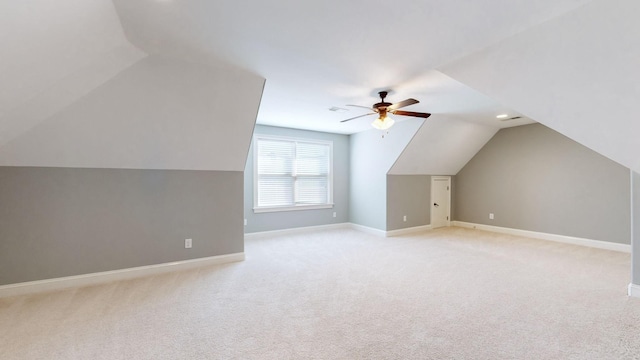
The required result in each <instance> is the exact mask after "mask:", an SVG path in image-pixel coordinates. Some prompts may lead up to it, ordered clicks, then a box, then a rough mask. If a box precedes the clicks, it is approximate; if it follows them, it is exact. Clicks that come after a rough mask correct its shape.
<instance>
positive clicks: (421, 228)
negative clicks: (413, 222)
mask: <svg viewBox="0 0 640 360" xmlns="http://www.w3.org/2000/svg"><path fill="white" fill-rule="evenodd" d="M426 230H431V224H429V225H422V226H414V227H410V228H404V229H397V230H389V231H387V232H386V234H385V236H387V237H390V236H400V235H406V234H412V233H417V232H422V231H426Z"/></svg>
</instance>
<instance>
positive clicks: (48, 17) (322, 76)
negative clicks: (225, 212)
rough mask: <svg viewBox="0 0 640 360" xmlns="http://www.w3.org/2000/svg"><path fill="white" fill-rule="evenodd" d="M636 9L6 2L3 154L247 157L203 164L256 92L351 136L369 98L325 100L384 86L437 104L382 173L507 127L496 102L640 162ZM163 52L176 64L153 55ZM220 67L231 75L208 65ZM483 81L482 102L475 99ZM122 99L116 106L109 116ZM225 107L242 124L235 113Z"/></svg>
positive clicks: (43, 158) (163, 160) (620, 4)
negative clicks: (137, 98)
mask: <svg viewBox="0 0 640 360" xmlns="http://www.w3.org/2000/svg"><path fill="white" fill-rule="evenodd" d="M638 6H639V5H638V4H637V3H636V2H633V1H630V0H615V1H605V0H594V1H589V0H537V1H533V0H513V1H504V0H482V1H474V2H469V1H447V2H442V1H437V0H426V1H425V0H398V1H396V2H394V3H387V2H382V1H374V2H371V1H365V0H353V1H349V2H346V3H345V2H340V1H337V0H329V1H324V2H313V3H310V2H294V1H279V2H264V1H257V0H252V1H249V2H238V1H232V0H221V1H206V0H184V1H171V0H168V1H167V0H114V1H113V2H111V1H108V0H90V1H80V0H65V1H62V2H48V1H44V0H26V1H21V2H4V3H2V4H0V30H1V31H0V39H1V40H2V46H3V49H2V50H3V56H2V57H0V130H1V131H0V164H5V165H7V164H12V165H15V164H29V165H38V166H46V165H47V164H49V165H51V166H117V167H137V166H148V167H158V168H194V169H200V168H208V169H211V168H220V169H230V168H239V169H241V168H242V165H243V162H244V161H243V162H242V164H237V165H233V166H230V165H229V164H227V163H225V161H224V160H219V161H220V162H219V163H216V162H215V161H214V162H211V161H205V160H204V155H201V154H207V153H208V152H212V153H216V152H217V151H218V148H217V147H216V146H215V145H210V146H204V145H201V144H203V143H207V142H208V143H210V144H224V141H225V139H230V138H238V137H239V138H240V139H241V140H240V141H241V142H243V143H244V142H247V144H248V140H249V138H250V131H248V130H247V129H248V128H249V127H250V126H251V124H252V123H253V121H254V119H255V115H251V116H250V115H249V114H250V113H252V112H255V111H258V104H260V106H259V112H258V116H257V121H258V123H261V124H268V125H277V126H288V127H294V128H301V129H310V130H322V131H331V132H338V133H347V134H349V133H355V132H359V131H363V130H365V129H368V128H369V123H370V121H371V119H368V118H362V119H359V120H354V121H352V122H349V123H340V120H342V119H344V118H346V117H351V116H355V115H359V114H360V113H361V112H359V110H358V109H357V108H349V112H348V113H346V114H345V113H338V114H336V113H332V112H330V111H328V108H330V107H332V106H340V107H345V105H346V104H359V105H370V104H372V103H373V102H375V101H376V100H377V99H376V92H377V91H379V90H385V89H391V90H392V92H391V94H390V95H389V100H391V101H398V100H401V99H405V98H408V97H414V98H417V99H419V100H421V103H420V104H417V105H413V106H412V107H410V108H408V109H407V110H413V111H425V112H431V113H433V114H434V115H433V117H432V119H430V120H428V121H427V123H426V124H425V126H423V127H422V128H421V129H420V132H419V133H418V134H417V135H416V137H415V138H414V141H412V143H411V145H410V146H409V147H408V148H407V149H406V151H405V152H404V154H403V155H402V156H401V158H400V159H398V161H397V162H396V165H395V166H394V168H393V169H392V173H438V174H445V173H453V172H454V171H455V170H456V169H458V168H460V167H462V166H463V165H464V163H465V162H466V160H468V159H469V158H470V157H471V156H472V153H473V151H474V149H475V148H477V147H478V146H479V144H481V143H482V142H483V141H485V139H486V138H487V137H489V135H488V134H490V133H491V132H495V131H497V129H498V128H500V127H503V126H510V125H512V124H504V123H499V122H497V121H496V120H495V115H496V114H497V113H500V112H509V113H510V114H512V115H524V116H525V117H527V118H529V119H533V120H536V121H539V122H542V123H544V124H545V125H547V126H549V127H551V128H554V129H556V130H558V131H559V132H561V133H563V134H565V135H567V136H569V137H571V138H573V139H574V140H577V141H579V142H581V143H583V144H585V145H586V146H588V147H590V148H592V149H594V150H596V151H598V152H600V153H602V154H604V155H606V156H608V157H610V158H611V159H613V160H615V161H618V162H620V163H621V164H623V165H626V166H629V167H631V168H633V169H635V170H639V168H640V160H638V159H637V158H636V156H635V154H637V153H638V150H640V148H639V146H640V145H639V144H640V142H637V141H636V139H635V136H634V135H633V134H635V133H637V131H638V130H640V129H639V128H638V126H639V125H638V123H637V122H633V121H630V120H629V117H631V116H632V114H633V107H634V106H633V102H634V100H635V99H637V98H638V97H637V95H638V85H637V84H638V83H640V82H639V81H638V80H640V79H638V78H639V77H640V75H639V74H638V71H637V69H636V64H635V62H634V60H635V59H637V58H638V52H639V50H637V49H639V48H640V47H639V46H638V43H637V42H638V40H637V37H634V34H637V33H638V30H639V29H638V25H637V24H636V23H635V21H634V19H635V18H636V17H637V15H638V13H639V9H638ZM114 8H115V10H114ZM132 44H133V45H132ZM147 54H151V56H150V57H148V58H147ZM167 58H174V59H175V60H176V62H174V63H172V65H167V63H163V62H162V61H161V60H159V59H167ZM142 59H145V60H142ZM158 61H159V62H158ZM194 62H196V63H198V64H201V65H203V66H196V69H195V70H194V71H195V72H196V73H198V72H199V73H201V75H202V74H204V73H207V75H202V76H200V77H201V78H202V79H203V81H204V82H198V81H197V80H195V79H193V80H190V81H193V84H194V86H193V88H192V89H188V90H187V91H183V90H184V89H185V86H186V85H185V84H182V83H180V82H179V81H177V85H175V87H174V82H173V80H171V79H172V76H175V78H176V79H178V78H181V77H182V75H184V74H187V73H189V72H190V70H188V68H189V67H191V65H190V64H193V63H194ZM159 63H163V64H165V65H167V66H170V67H171V69H172V70H171V71H169V72H168V73H167V74H164V75H162V74H160V73H158V74H157V75H158V78H157V79H156V80H157V81H154V80H152V78H155V76H151V77H147V78H145V74H149V73H150V72H151V73H152V72H153V71H152V69H156V70H157V68H156V67H155V65H157V64H159ZM154 64H155V65H154ZM181 67H182V68H181ZM206 68H207V69H209V70H205V69H206ZM238 68H239V69H244V70H239V69H238ZM434 69H437V70H438V71H439V72H438V71H434ZM225 72H228V73H230V74H236V75H237V76H239V78H238V79H240V80H238V81H235V80H232V79H229V78H226V80H225V81H224V82H222V83H218V82H217V81H218V80H214V79H220V78H225V75H224V74H223V73H225ZM171 74H173V75H171ZM177 74H182V75H180V76H178V75H177ZM434 74H436V75H434ZM437 74H440V75H441V76H438V75H437ZM443 74H444V75H443ZM184 76H185V77H184V78H185V79H187V78H189V77H190V76H192V75H184ZM196 77H198V76H196ZM436 78H439V79H441V80H442V81H440V82H439V81H435V80H434V79H436ZM140 79H145V80H144V83H136V81H138V80H140ZM206 79H208V80H206ZM242 79H244V80H242ZM263 79H267V82H266V87H265V91H264V95H263V97H262V102H261V103H260V96H259V94H258V93H259V90H258V89H261V88H262V85H263V83H264V80H263ZM163 81H164V83H163V86H164V87H165V88H164V89H163V90H158V89H157V88H156V86H157V83H158V82H163ZM207 81H210V83H209V84H205V83H206V82H207ZM214 83H216V84H218V85H217V87H216V86H214V85H213V84H214ZM236 83H237V84H244V85H239V86H238V87H235V84H236ZM122 84H129V85H127V86H126V87H127V89H132V90H131V91H133V92H137V93H146V94H147V95H149V96H147V97H146V99H147V100H146V101H143V102H142V104H145V105H146V106H147V110H148V111H147V112H144V111H143V112H140V111H139V109H136V106H135V103H134V102H131V101H129V99H128V98H127V97H126V94H127V92H126V91H121V92H120V93H121V95H120V97H118V96H116V95H115V91H116V89H119V87H120V86H122ZM136 86H137V87H136ZM169 88H172V89H173V90H170V89H169ZM214 88H215V90H214ZM470 88H473V89H475V91H470ZM196 89H201V90H202V89H206V91H211V93H210V95H216V96H217V98H218V100H217V99H215V97H213V96H212V97H211V98H210V99H205V98H204V97H200V94H195V92H196ZM176 92H180V93H182V94H183V95H184V96H182V97H181V98H182V99H183V101H184V104H185V105H187V104H188V105H189V107H190V108H193V109H197V111H199V113H198V114H195V113H191V114H188V116H186V119H183V122H179V121H178V120H177V119H175V117H173V120H172V121H176V122H175V123H172V122H171V121H169V120H168V118H167V117H163V116H162V115H167V116H169V115H168V114H171V111H169V112H167V113H162V114H160V112H161V111H160V110H159V109H166V108H167V107H169V105H167V104H162V106H160V105H158V102H159V101H160V99H163V98H165V99H166V98H168V97H169V95H168V94H171V93H176ZM225 92H226V93H225ZM474 92H475V94H474ZM477 93H481V94H484V95H485V96H484V100H483V101H480V102H477V101H474V100H473V99H474V98H475V99H479V97H478V96H476V95H477ZM152 94H155V97H154V96H152ZM188 94H191V95H189V96H188ZM225 94H227V95H228V96H226V95H225ZM177 97H178V98H180V96H177ZM152 98H153V99H154V100H151V99H152ZM452 99H453V100H452ZM209 100H210V101H212V102H213V103H212V104H206V103H205V102H206V101H209ZM193 101H196V102H197V104H196V103H194V102H193ZM87 104H93V105H92V106H93V108H92V111H87V107H88V106H89V105H87ZM123 104H124V105H123ZM442 104H449V105H451V106H448V107H447V106H441V107H439V105H442ZM470 104H472V105H473V106H470ZM600 104H602V105H600ZM107 105H109V106H107ZM154 107H158V109H155V110H152V109H153V108H154ZM119 108H120V109H125V110H123V112H124V113H125V115H126V116H124V117H122V118H118V117H117V116H118V115H119V114H115V115H114V116H112V117H108V116H105V115H104V114H103V113H104V112H106V111H107V109H109V110H113V109H119ZM173 110H175V114H177V113H178V110H177V107H176V108H175V109H173ZM238 116H240V117H241V118H242V119H239V118H238ZM153 118H157V119H158V122H154V121H153V120H152V119H153ZM222 118H225V119H226V118H230V119H232V120H234V121H240V122H243V125H240V126H239V127H238V128H235V127H234V126H227V124H226V123H223V121H224V120H220V119H222ZM83 119H84V120H83ZM87 119H89V120H87ZM124 119H128V120H126V121H125V120H124ZM140 119H144V121H142V120H140ZM202 119H213V120H211V121H212V123H203V122H202V121H201V120H202ZM134 120H136V121H140V122H135V121H134ZM92 122H94V123H92ZM179 125H182V127H181V128H180V129H179V130H180V131H174V130H176V128H177V127H178V126H179ZM245 125H247V126H246V128H245ZM211 128H216V129H218V130H219V131H218V133H217V134H216V135H214V134H213V131H212V129H211ZM143 129H149V130H150V131H148V132H146V133H145V131H144V130H143ZM187 129H190V130H189V131H191V132H189V131H187ZM96 130H99V132H96V133H92V131H94V132H95V131H96ZM237 131H241V133H240V135H237V134H236V132H237ZM100 134H103V135H100ZM205 134H206V135H205ZM438 134H440V136H439V137H438ZM101 136H103V137H101ZM105 138H107V139H109V140H113V141H114V142H113V146H112V147H109V146H107V144H106V141H105V140H104V139H105ZM189 138H193V139H194V141H192V142H189V141H188V140H185V139H189ZM153 139H156V140H153ZM138 140H139V141H138ZM196 144H197V145H196ZM461 144H462V145H461ZM245 145H246V144H245ZM40 148H41V149H42V150H41V151H40V152H39V154H35V153H34V151H35V150H38V149H40ZM247 148H248V146H247ZM34 149H35V150H34ZM123 149H126V151H125V150H123ZM443 149H446V150H447V151H444V152H443V151H442V150H443ZM85 150H86V151H85ZM82 152H85V154H79V153H82ZM126 152H128V154H129V155H128V158H127V155H126V154H125V153H126ZM196 153H197V154H200V155H198V156H195V157H192V156H191V155H195V154H196ZM437 153H439V154H440V155H438V156H436V155H433V154H437ZM46 154H55V155H56V156H53V155H46ZM213 156H214V157H216V158H222V157H223V156H221V155H213ZM243 156H246V151H245V152H244V154H243ZM154 157H155V160H153V159H154ZM237 157H238V158H240V157H241V156H237ZM54 158H55V159H54ZM194 158H195V159H196V160H193V159H194ZM126 159H129V160H126ZM132 159H133V160H132ZM150 159H152V160H150ZM235 162H238V161H237V159H236V160H234V163H235ZM416 162H418V163H420V165H419V166H417V165H414V164H415V163H416ZM145 164H146V165H145ZM445 164H448V165H446V166H445Z"/></svg>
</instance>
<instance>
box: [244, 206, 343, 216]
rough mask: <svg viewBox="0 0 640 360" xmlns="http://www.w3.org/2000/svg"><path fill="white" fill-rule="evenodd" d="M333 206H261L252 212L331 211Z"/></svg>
mask: <svg viewBox="0 0 640 360" xmlns="http://www.w3.org/2000/svg"><path fill="white" fill-rule="evenodd" d="M331 208H333V204H319V205H293V206H263V207H257V208H256V207H254V208H253V212H254V213H256V214H258V213H266V212H278V211H299V210H318V209H331Z"/></svg>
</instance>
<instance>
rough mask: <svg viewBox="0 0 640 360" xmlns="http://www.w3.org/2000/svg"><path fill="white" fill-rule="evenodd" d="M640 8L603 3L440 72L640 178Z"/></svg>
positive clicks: (612, 0) (630, 0)
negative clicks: (639, 109)
mask: <svg viewBox="0 0 640 360" xmlns="http://www.w3.org/2000/svg"><path fill="white" fill-rule="evenodd" d="M638 18H640V2H638V1H636V0H598V1H593V2H592V3H590V4H587V5H585V6H583V7H581V8H579V9H577V10H575V11H573V12H570V13H568V14H566V15H563V16H560V17H558V18H555V19H552V20H550V21H548V22H546V23H543V24H541V25H539V26H536V27H534V28H531V29H529V30H527V31H525V32H523V33H520V34H518V35H515V36H513V37H511V38H508V39H506V40H504V41H502V42H499V43H498V44H496V45H494V46H491V47H489V48H487V49H485V50H483V51H481V52H478V53H476V54H473V55H470V56H467V57H465V58H462V59H461V60H459V61H456V62H454V63H452V64H449V65H446V66H443V67H441V68H440V69H439V70H441V71H442V72H444V73H445V74H447V75H449V76H451V77H452V78H454V79H456V80H458V81H460V82H462V83H464V84H466V85H469V86H470V87H472V88H475V89H476V90H478V91H480V92H483V93H485V94H486V95H488V96H490V97H492V98H494V99H496V100H498V101H500V102H502V103H504V104H505V105H507V106H509V107H511V108H513V109H515V110H516V111H518V112H520V113H522V114H524V115H526V116H527V117H530V118H532V119H534V120H536V121H538V122H540V123H543V124H544V125H546V126H548V127H550V128H552V129H554V130H556V131H558V132H560V133H562V134H564V135H566V136H568V137H570V138H572V139H573V140H575V141H577V142H579V143H581V144H583V145H585V146H587V147H589V148H591V149H593V150H595V151H597V152H599V153H600V154H602V155H604V156H606V157H608V158H610V159H612V160H614V161H616V162H618V163H620V164H622V165H624V166H626V167H629V168H631V169H633V170H635V171H640V156H638V154H640V141H639V140H638V134H640V121H638V120H637V119H635V117H636V116H637V110H638V99H640V66H639V64H640V36H638V34H640V22H639V21H638Z"/></svg>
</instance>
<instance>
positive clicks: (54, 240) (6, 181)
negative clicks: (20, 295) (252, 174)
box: [0, 167, 244, 285]
mask: <svg viewBox="0 0 640 360" xmlns="http://www.w3.org/2000/svg"><path fill="white" fill-rule="evenodd" d="M241 181H242V172H240V171H233V172H224V171H190V170H184V171H180V170H124V169H78V168H39V167H0V204H2V206H1V207H0V285H2V284H11V283H18V282H24V281H31V280H41V279H47V278H56V277H62V276H70V275H79V274H86V273H92V272H99V271H107V270H114V269H121V268H129V267H135V266H143V265H151V264H158V263H165V262H170V261H179V260H186V259H194V258H200V257H207V256H214V255H221V254H229V253H237V252H242V251H243V249H244V241H243V235H242V202H241V200H240V199H242V185H241ZM185 238H192V239H193V248H192V249H185V248H184V239H185Z"/></svg>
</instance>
